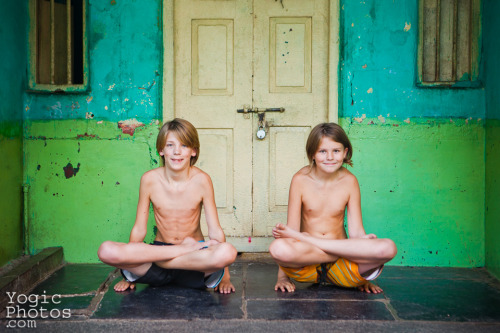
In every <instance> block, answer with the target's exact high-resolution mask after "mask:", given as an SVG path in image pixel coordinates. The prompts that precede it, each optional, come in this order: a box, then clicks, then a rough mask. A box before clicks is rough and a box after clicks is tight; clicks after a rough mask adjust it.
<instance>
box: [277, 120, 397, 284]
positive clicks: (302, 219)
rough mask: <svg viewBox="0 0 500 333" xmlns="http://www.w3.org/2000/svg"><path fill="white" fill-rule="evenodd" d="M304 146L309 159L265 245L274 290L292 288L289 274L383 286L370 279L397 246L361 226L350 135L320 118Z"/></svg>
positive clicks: (300, 278)
mask: <svg viewBox="0 0 500 333" xmlns="http://www.w3.org/2000/svg"><path fill="white" fill-rule="evenodd" d="M306 152H307V157H308V159H309V162H310V165H308V166H305V167H303V168H302V169H300V170H299V171H298V172H297V173H296V174H295V175H294V176H293V178H292V183H291V185H290V195H289V201H288V217H287V225H283V224H278V225H276V227H275V228H274V229H273V236H274V237H275V238H276V239H275V240H274V241H273V243H271V246H270V248H269V251H270V253H271V255H272V257H273V258H274V259H275V261H276V262H277V263H278V264H279V270H278V280H277V282H276V285H275V290H281V291H289V292H293V291H295V284H294V283H293V282H292V281H291V280H290V279H293V280H295V281H299V282H312V283H318V282H327V283H332V284H335V285H338V286H342V287H356V288H358V289H360V290H363V291H366V292H369V293H379V292H381V291H382V289H381V288H380V287H378V286H376V285H374V284H372V283H371V282H370V281H371V280H373V279H375V278H376V277H377V276H378V275H379V274H380V272H381V271H382V268H383V265H384V264H385V263H386V262H388V261H389V260H391V259H392V258H393V257H394V256H395V255H396V251H397V250H396V246H395V244H394V242H393V241H392V240H390V239H378V238H377V237H376V236H375V235H374V234H369V235H367V234H366V232H365V229H364V227H363V221H362V218H361V195H360V189H359V184H358V180H357V179H356V177H355V176H354V175H353V174H352V173H351V172H350V171H349V170H347V169H346V168H345V167H344V166H343V165H344V164H349V165H352V161H351V157H352V146H351V142H350V141H349V138H348V137H347V135H346V133H345V132H344V130H343V129H342V127H340V126H339V125H337V124H334V123H323V124H319V125H317V126H316V127H315V128H313V130H312V131H311V133H310V135H309V138H308V140H307V144H306ZM345 212H347V222H348V231H349V238H347V234H346V231H345V228H344V216H345Z"/></svg>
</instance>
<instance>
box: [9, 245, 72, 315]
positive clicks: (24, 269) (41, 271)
mask: <svg viewBox="0 0 500 333" xmlns="http://www.w3.org/2000/svg"><path fill="white" fill-rule="evenodd" d="M63 259H64V254H63V248H62V247H50V248H46V249H44V250H42V251H41V252H39V253H38V254H35V255H33V256H30V257H29V258H28V259H27V260H24V261H22V262H20V263H19V264H18V265H15V264H14V266H13V267H12V268H11V269H9V270H5V272H4V273H2V275H1V276H0V295H1V297H0V312H3V311H4V309H5V307H6V305H7V302H8V301H9V297H7V292H10V293H13V292H16V293H17V294H18V295H19V294H27V293H28V292H29V291H31V290H32V289H33V288H34V287H35V286H36V285H38V284H39V283H40V282H42V281H43V280H45V279H46V278H47V277H49V276H50V275H51V274H52V273H54V272H55V271H56V270H58V269H59V268H61V267H62V266H63V265H64V262H63Z"/></svg>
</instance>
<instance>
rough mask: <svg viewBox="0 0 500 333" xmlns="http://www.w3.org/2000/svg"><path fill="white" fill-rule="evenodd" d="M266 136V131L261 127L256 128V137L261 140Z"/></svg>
mask: <svg viewBox="0 0 500 333" xmlns="http://www.w3.org/2000/svg"><path fill="white" fill-rule="evenodd" d="M265 137H266V131H265V130H264V128H263V127H259V129H258V130H257V139H259V140H263V139H264V138H265Z"/></svg>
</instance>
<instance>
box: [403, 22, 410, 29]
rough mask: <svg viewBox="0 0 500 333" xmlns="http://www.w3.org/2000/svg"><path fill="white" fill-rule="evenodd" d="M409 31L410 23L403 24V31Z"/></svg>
mask: <svg viewBox="0 0 500 333" xmlns="http://www.w3.org/2000/svg"><path fill="white" fill-rule="evenodd" d="M410 29H411V23H408V22H405V29H404V30H405V31H409V30H410Z"/></svg>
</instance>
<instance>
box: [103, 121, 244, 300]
mask: <svg viewBox="0 0 500 333" xmlns="http://www.w3.org/2000/svg"><path fill="white" fill-rule="evenodd" d="M156 149H157V151H158V153H159V154H160V156H161V159H162V162H163V166H162V167H159V168H156V169H153V170H150V171H148V172H146V173H145V174H144V175H143V176H142V178H141V183H140V189H139V203H138V205H137V215H136V219H135V224H134V227H133V228H132V232H131V233H130V239H129V243H118V242H112V241H106V242H104V243H102V244H101V246H100V248H99V251H98V256H99V259H101V261H102V262H104V263H106V264H108V265H111V266H114V267H118V268H120V269H121V271H122V275H123V276H124V280H123V281H120V282H119V283H117V284H116V285H115V288H114V289H115V291H124V290H126V289H129V288H130V289H134V288H135V284H136V283H147V284H150V285H152V286H161V285H166V284H169V283H175V284H177V285H181V286H185V287H190V288H199V289H203V288H207V287H208V288H215V290H217V289H218V290H219V292H220V293H231V292H233V291H234V290H235V289H234V286H233V285H232V283H231V281H230V276H229V270H228V268H227V266H229V265H230V264H231V263H233V262H234V260H235V258H236V254H237V252H236V249H235V248H234V247H233V246H232V245H231V244H229V243H226V242H225V236H224V232H223V231H222V228H221V226H220V224H219V218H218V215H217V208H216V206H215V199H214V190H213V185H212V181H211V179H210V177H209V176H208V175H207V174H206V173H205V172H203V171H202V170H200V169H198V168H197V167H195V166H194V164H195V163H196V160H197V159H198V157H199V155H200V144H199V140H198V133H197V131H196V129H195V128H194V127H193V125H192V124H191V123H189V122H188V121H186V120H183V119H174V120H172V121H170V122H168V123H166V124H164V125H163V127H162V128H161V130H160V132H159V134H158V138H157V141H156ZM150 202H151V203H152V204H153V211H154V216H155V221H156V226H157V230H158V232H157V234H156V238H155V241H154V243H153V244H152V245H150V244H145V243H143V241H144V238H145V237H146V231H147V228H146V227H147V222H148V216H149V206H150ZM202 207H203V208H204V210H205V217H206V221H207V225H208V236H209V238H210V240H209V241H207V242H203V241H204V237H203V234H202V232H201V228H200V217H201V208H202ZM219 282H220V283H219Z"/></svg>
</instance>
